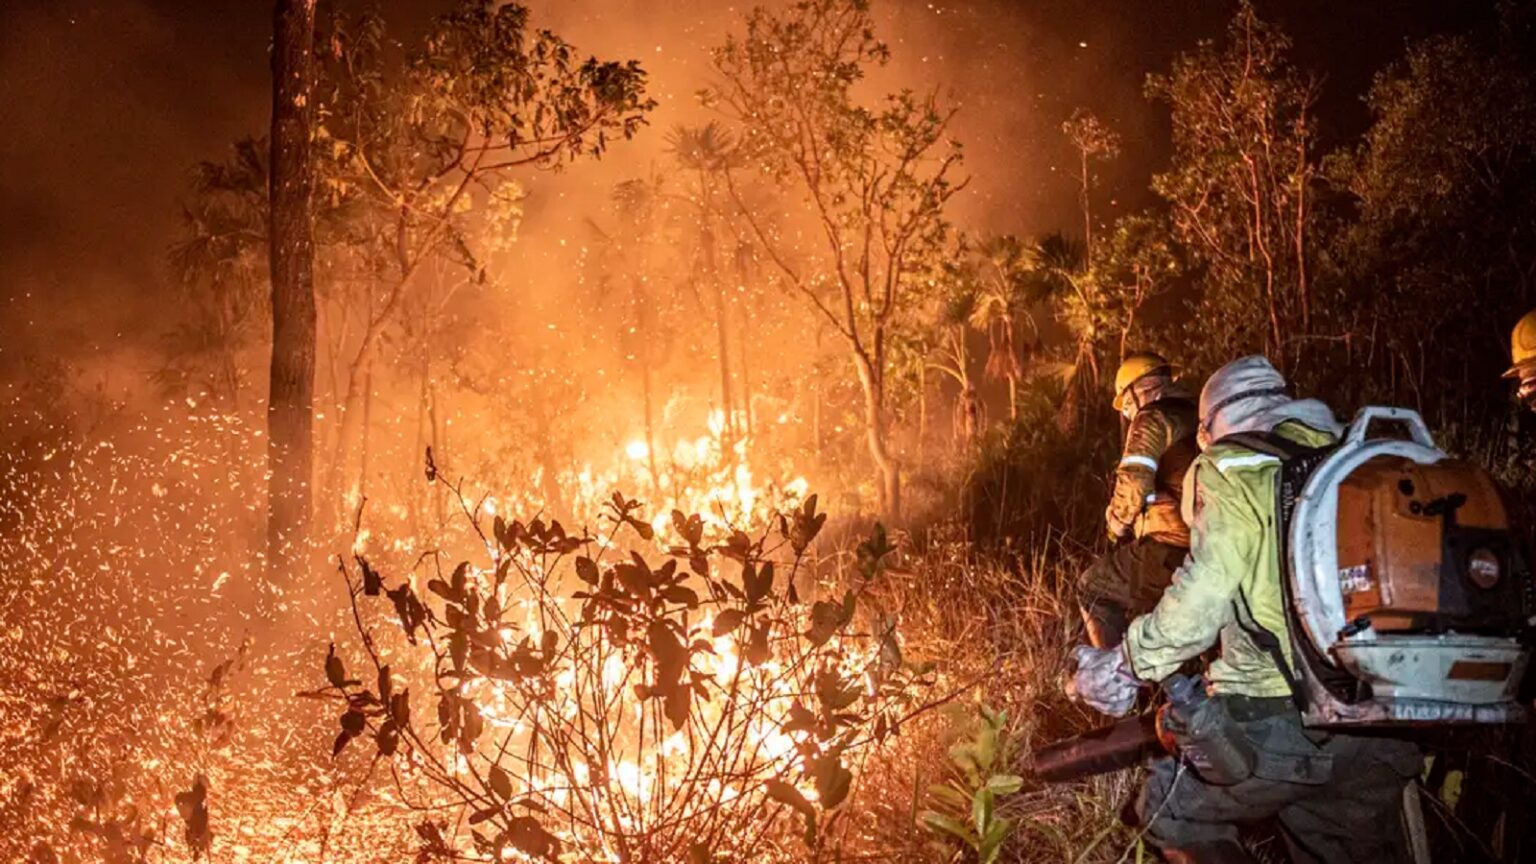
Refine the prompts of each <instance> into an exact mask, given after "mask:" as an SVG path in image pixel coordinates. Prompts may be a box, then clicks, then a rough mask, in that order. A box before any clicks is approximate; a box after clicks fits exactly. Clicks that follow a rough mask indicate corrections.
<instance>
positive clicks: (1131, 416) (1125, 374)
mask: <svg viewBox="0 0 1536 864" xmlns="http://www.w3.org/2000/svg"><path fill="white" fill-rule="evenodd" d="M1173 372H1174V370H1173V367H1172V366H1171V365H1170V364H1169V363H1168V361H1167V360H1166V359H1164V358H1163V357H1162V356H1161V355H1158V354H1153V353H1150V352H1141V353H1137V354H1132V355H1130V356H1129V357H1127V358H1125V361H1124V362H1123V363H1121V364H1120V369H1119V371H1118V372H1116V373H1115V397H1114V405H1115V410H1117V411H1119V412H1120V413H1121V415H1122V416H1123V417H1125V418H1126V420H1127V422H1128V424H1129V425H1128V426H1127V429H1126V435H1125V447H1124V449H1123V450H1122V451H1121V454H1120V462H1119V464H1118V465H1116V467H1115V480H1114V489H1113V491H1112V492H1111V494H1110V500H1109V507H1108V508H1107V509H1106V510H1105V511H1104V522H1105V525H1106V526H1107V527H1108V529H1109V538H1110V540H1111V541H1113V542H1116V543H1119V544H1120V545H1119V546H1117V547H1116V548H1115V549H1114V550H1113V551H1111V552H1110V553H1109V554H1108V555H1105V556H1104V557H1103V558H1100V559H1099V560H1098V561H1096V562H1094V563H1093V565H1092V566H1090V567H1089V568H1088V569H1087V570H1086V571H1084V572H1083V575H1082V577H1081V578H1080V580H1079V582H1078V596H1079V598H1080V602H1081V603H1082V613H1083V622H1084V624H1085V625H1086V627H1087V632H1088V640H1089V641H1090V642H1091V643H1092V644H1094V645H1096V646H1098V647H1100V648H1103V647H1108V646H1111V645H1118V644H1120V640H1121V639H1122V638H1123V637H1124V635H1125V628H1126V625H1127V624H1129V623H1130V621H1131V619H1132V618H1134V617H1135V616H1137V615H1139V614H1141V613H1143V612H1146V611H1148V610H1150V609H1151V608H1152V607H1153V606H1154V605H1156V604H1157V600H1158V598H1159V597H1161V596H1162V595H1163V589H1165V588H1167V587H1168V580H1169V579H1171V578H1173V571H1174V569H1175V568H1177V567H1178V566H1179V563H1180V562H1181V561H1183V560H1184V555H1185V553H1186V552H1187V551H1188V549H1189V527H1188V526H1187V525H1185V524H1184V518H1183V516H1182V515H1181V514H1180V512H1179V510H1180V508H1179V498H1180V496H1181V494H1182V489H1183V484H1184V472H1185V471H1186V470H1187V469H1188V468H1189V463H1190V462H1191V461H1192V460H1193V459H1194V457H1195V454H1196V453H1197V452H1198V447H1197V446H1196V444H1195V400H1194V396H1193V395H1192V394H1191V393H1190V392H1189V391H1188V390H1187V389H1185V387H1184V386H1183V384H1181V383H1180V382H1178V381H1175V380H1174V378H1173Z"/></svg>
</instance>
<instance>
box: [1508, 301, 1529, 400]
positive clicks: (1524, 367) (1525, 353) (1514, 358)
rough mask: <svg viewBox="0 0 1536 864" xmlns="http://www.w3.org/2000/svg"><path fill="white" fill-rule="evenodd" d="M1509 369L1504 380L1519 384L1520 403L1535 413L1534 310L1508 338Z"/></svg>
mask: <svg viewBox="0 0 1536 864" xmlns="http://www.w3.org/2000/svg"><path fill="white" fill-rule="evenodd" d="M1509 361H1510V367H1509V370H1508V371H1507V372H1505V373H1504V377H1505V378H1513V379H1515V380H1516V381H1518V382H1519V390H1518V391H1517V395H1518V397H1519V399H1520V402H1521V403H1522V404H1523V405H1525V406H1526V407H1527V408H1529V409H1531V410H1532V411H1536V309H1533V310H1531V311H1530V312H1527V313H1525V317H1523V318H1521V319H1520V321H1519V322H1518V323H1516V324H1515V329H1514V332H1513V333H1511V334H1510V337H1509Z"/></svg>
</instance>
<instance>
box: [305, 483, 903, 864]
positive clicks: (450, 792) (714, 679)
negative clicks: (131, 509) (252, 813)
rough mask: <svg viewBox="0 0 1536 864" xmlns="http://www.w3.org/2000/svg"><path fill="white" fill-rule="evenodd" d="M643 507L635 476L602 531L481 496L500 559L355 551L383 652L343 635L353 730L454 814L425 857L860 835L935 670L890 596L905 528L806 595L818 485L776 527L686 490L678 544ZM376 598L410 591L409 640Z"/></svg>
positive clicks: (726, 850) (414, 797) (745, 849)
mask: <svg viewBox="0 0 1536 864" xmlns="http://www.w3.org/2000/svg"><path fill="white" fill-rule="evenodd" d="M460 501H461V502H463V498H462V496H460ZM640 507H641V505H640V504H638V503H637V502H635V501H632V500H628V499H626V498H624V497H623V496H622V495H618V494H615V495H614V496H613V498H612V500H611V501H610V502H609V503H608V505H607V508H606V513H605V518H604V524H605V526H606V530H605V531H604V532H602V533H600V535H599V536H591V535H588V534H587V533H586V532H581V533H570V532H568V531H567V530H566V529H565V528H564V527H563V526H562V525H560V523H558V522H549V523H546V522H544V521H543V520H542V519H539V518H535V519H533V520H532V521H530V522H526V523H524V522H520V521H507V520H505V519H504V518H502V517H500V516H498V517H495V519H494V520H493V521H492V522H491V524H490V525H489V526H487V525H485V524H484V523H485V521H486V516H485V514H483V511H482V510H481V509H480V508H479V507H474V508H471V507H469V506H467V505H466V506H465V507H464V510H465V513H466V515H467V517H468V521H469V523H470V524H471V525H472V527H473V529H474V531H475V533H476V534H477V535H478V536H479V539H480V540H482V541H483V542H484V544H485V549H486V552H487V555H488V561H487V562H486V564H485V566H483V567H481V566H475V565H473V564H471V563H469V562H462V563H459V564H457V566H454V567H452V568H451V569H448V568H447V567H446V566H445V565H444V564H443V562H442V560H441V558H440V556H433V557H430V558H428V559H425V565H424V566H423V567H421V568H420V570H421V571H425V572H417V573H413V574H412V575H411V576H410V577H408V578H407V579H406V580H404V581H401V582H399V583H397V584H394V585H391V584H389V583H388V582H387V581H386V579H385V577H384V576H383V575H382V574H380V573H379V572H378V571H377V570H376V569H375V568H374V567H373V566H372V565H371V564H370V563H369V562H368V561H367V560H366V559H364V558H362V557H360V556H359V557H357V558H355V559H354V560H355V567H349V566H347V565H345V564H343V566H342V573H343V576H344V578H345V579H346V581H347V585H348V588H349V592H350V594H351V597H352V605H353V610H354V613H355V615H354V618H355V621H356V623H357V631H358V633H357V635H358V636H359V639H360V642H361V648H362V650H363V651H364V652H365V653H366V655H367V658H368V664H369V666H370V667H371V669H370V671H369V672H368V673H367V674H366V675H365V676H362V677H358V678H354V677H349V674H348V672H347V668H346V665H345V663H344V661H343V659H342V657H341V656H340V655H338V654H336V653H335V650H334V647H333V649H332V652H331V654H330V655H329V656H327V658H326V675H327V678H328V681H329V687H328V688H327V689H326V690H325V691H324V692H325V693H327V694H328V695H330V696H332V697H335V698H337V699H339V700H341V701H342V702H344V704H345V709H344V713H342V715H341V718H340V725H341V731H340V733H339V734H338V736H337V737H336V740H335V747H334V752H336V753H340V752H342V750H343V749H344V748H346V747H348V746H349V744H351V742H353V741H358V740H359V739H363V740H366V741H367V742H369V743H370V744H371V746H372V747H373V748H374V749H375V750H376V751H377V754H378V756H379V757H381V758H382V759H385V760H388V762H389V764H390V765H391V767H392V768H393V771H394V778H395V786H396V791H397V792H398V793H399V795H400V799H401V801H402V803H403V804H404V806H407V807H410V808H412V809H415V810H419V811H421V812H424V813H430V814H432V815H431V816H430V817H429V818H427V819H426V820H425V821H421V822H420V823H418V825H417V833H418V834H419V835H420V837H421V840H422V844H423V845H422V856H423V858H424V859H431V858H434V857H441V858H447V857H450V856H463V855H470V856H473V857H477V858H480V859H494V860H505V859H514V860H551V861H553V860H581V861H589V860H605V861H682V860H686V861H689V862H707V861H714V860H731V861H741V860H747V859H748V857H749V856H757V857H760V858H766V859H768V860H773V859H777V858H788V857H790V856H791V855H792V854H793V855H794V856H795V857H797V858H801V857H804V854H805V853H804V850H801V849H799V844H800V843H802V842H803V843H804V844H806V846H807V847H808V849H809V851H810V855H811V857H813V858H820V857H823V856H831V855H833V854H836V852H837V850H839V849H840V848H841V846H842V845H843V844H844V842H845V841H846V840H847V831H846V825H845V824H844V823H845V820H841V819H840V817H841V815H842V814H843V812H844V810H845V809H846V804H847V802H848V801H849V800H850V797H851V796H852V795H853V794H855V792H856V785H857V777H856V775H857V771H858V768H859V766H860V765H861V764H862V761H863V760H864V759H866V758H867V757H868V755H869V754H870V753H871V752H872V751H874V750H875V749H877V748H878V747H879V746H880V745H881V744H882V743H883V742H885V741H886V739H887V738H888V737H889V736H891V735H893V734H895V733H896V732H897V731H898V729H899V728H900V727H901V726H902V725H903V724H904V723H905V722H907V721H908V720H910V719H911V718H913V717H914V716H916V714H918V713H919V712H920V711H922V709H923V708H924V707H926V705H927V704H929V703H925V702H924V698H925V697H926V695H927V694H928V693H929V692H930V690H931V687H932V684H933V681H932V678H931V674H930V670H929V669H928V668H925V667H920V666H914V665H912V664H910V663H908V662H906V661H904V660H903V658H902V653H901V648H900V643H899V640H898V638H897V635H896V632H895V628H894V625H893V624H892V623H891V622H890V621H889V620H888V619H887V618H886V617H885V616H884V615H882V614H880V612H879V610H878V608H866V607H877V606H878V604H876V603H874V602H873V601H872V600H871V599H870V598H871V595H870V594H869V593H868V589H870V588H871V587H872V586H873V585H875V584H876V583H877V582H879V581H880V579H881V577H882V572H883V567H884V563H885V561H886V559H887V557H888V556H889V555H890V554H891V553H892V552H893V551H894V550H893V547H892V546H891V545H890V543H889V542H888V540H887V538H886V535H885V533H884V531H883V529H880V528H878V527H877V528H876V529H875V531H874V533H873V535H872V536H871V537H869V538H868V539H867V540H866V541H864V542H863V543H862V544H861V545H859V547H858V549H857V552H856V555H855V556H854V560H856V562H857V566H856V567H855V568H854V570H853V572H851V573H849V574H847V577H846V578H845V579H843V580H841V581H843V582H844V583H845V584H844V585H843V586H842V587H843V589H844V590H843V592H842V593H841V596H839V597H838V598H837V599H835V600H834V599H813V600H811V601H810V602H806V601H803V600H802V597H801V596H800V592H801V591H802V590H807V589H810V590H815V589H816V587H817V586H816V585H815V583H816V582H817V581H818V580H817V579H816V578H815V573H814V572H813V571H814V567H813V564H815V563H816V560H815V559H814V557H813V556H811V554H810V550H811V548H812V545H813V542H814V541H815V539H816V537H817V535H818V533H819V532H820V530H821V528H822V526H823V525H824V523H825V521H826V516H825V514H821V513H818V512H817V511H816V498H815V496H811V497H809V498H808V499H806V501H805V502H804V503H803V504H802V505H801V506H800V507H798V508H797V509H795V510H793V511H792V512H788V513H780V514H777V515H775V516H774V518H772V519H771V520H769V523H768V524H767V525H766V526H762V527H760V528H759V529H756V530H757V532H758V533H756V535H755V536H754V535H749V534H748V533H747V532H746V531H744V530H741V529H739V528H737V529H724V530H721V531H719V532H718V533H719V534H720V535H721V536H719V537H714V536H707V535H708V534H711V533H715V532H713V531H712V530H711V529H710V528H709V526H707V525H706V523H705V521H704V520H703V519H702V518H701V517H700V516H698V515H685V514H683V513H681V512H673V513H672V514H671V518H670V528H671V530H672V531H674V532H675V533H676V535H677V538H676V539H677V540H678V541H679V542H677V543H674V544H671V545H666V546H661V545H659V543H660V541H659V540H658V538H657V535H656V529H655V528H654V527H653V523H652V521H648V520H647V519H645V518H642V517H641V516H640V515H639V512H640ZM486 528H489V533H488V534H487V533H486V530H485V529H486ZM634 538H638V540H639V541H641V542H639V543H633V541H634ZM626 543H630V544H632V545H633V546H638V547H641V548H644V549H648V550H650V551H651V552H653V553H654V552H655V551H657V550H658V549H664V550H665V551H664V557H663V558H662V559H661V560H659V561H658V560H653V559H655V558H656V556H655V555H654V554H652V555H651V556H650V558H648V557H647V555H645V554H642V551H641V548H631V547H630V546H629V545H626ZM427 577H430V578H427ZM421 579H425V581H426V585H425V592H423V591H421V590H419V586H418V581H419V580H421ZM369 604H372V605H374V606H375V607H377V606H380V605H383V606H387V607H388V608H389V609H392V612H393V615H392V619H393V620H392V625H393V626H391V627H390V628H389V631H390V632H391V636H390V638H389V639H386V638H385V637H384V636H382V635H378V634H375V633H374V631H373V628H372V627H371V626H370V624H369V622H370V621H371V620H373V617H372V610H367V609H365V607H366V606H367V605H369ZM385 614H386V615H388V613H385ZM407 667H410V668H414V669H415V670H416V672H415V673H414V674H402V673H401V672H400V671H399V670H401V669H404V668H407ZM363 678H366V679H367V681H366V683H365V682H364V680H363ZM442 814H448V816H447V818H446V819H444V818H443V816H442ZM795 835H799V836H798V839H797V838H796V837H795Z"/></svg>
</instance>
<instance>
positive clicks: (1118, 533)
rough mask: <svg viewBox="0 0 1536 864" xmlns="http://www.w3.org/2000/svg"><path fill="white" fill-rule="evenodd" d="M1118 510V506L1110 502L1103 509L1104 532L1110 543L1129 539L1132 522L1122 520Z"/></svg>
mask: <svg viewBox="0 0 1536 864" xmlns="http://www.w3.org/2000/svg"><path fill="white" fill-rule="evenodd" d="M1119 510H1120V508H1119V507H1116V506H1115V505H1114V504H1111V505H1109V507H1108V508H1107V509H1106V510H1105V511H1104V527H1105V529H1106V532H1105V533H1107V534H1108V535H1109V542H1111V543H1119V542H1120V541H1122V540H1128V539H1130V536H1131V529H1132V526H1133V524H1134V523H1133V522H1126V521H1124V520H1122V519H1121V518H1120V514H1119Z"/></svg>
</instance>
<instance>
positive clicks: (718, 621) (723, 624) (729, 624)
mask: <svg viewBox="0 0 1536 864" xmlns="http://www.w3.org/2000/svg"><path fill="white" fill-rule="evenodd" d="M745 620H747V613H745V612H743V611H741V610H740V609H724V610H722V611H721V612H720V614H719V615H716V616H715V626H714V633H715V635H716V636H724V635H726V634H727V633H732V632H734V631H735V630H736V628H737V627H740V626H741V622H743V621H745Z"/></svg>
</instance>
